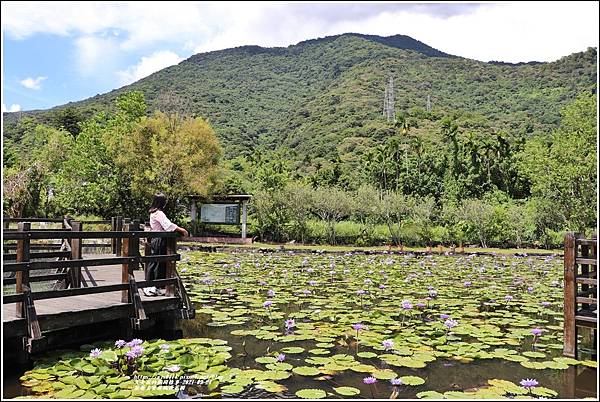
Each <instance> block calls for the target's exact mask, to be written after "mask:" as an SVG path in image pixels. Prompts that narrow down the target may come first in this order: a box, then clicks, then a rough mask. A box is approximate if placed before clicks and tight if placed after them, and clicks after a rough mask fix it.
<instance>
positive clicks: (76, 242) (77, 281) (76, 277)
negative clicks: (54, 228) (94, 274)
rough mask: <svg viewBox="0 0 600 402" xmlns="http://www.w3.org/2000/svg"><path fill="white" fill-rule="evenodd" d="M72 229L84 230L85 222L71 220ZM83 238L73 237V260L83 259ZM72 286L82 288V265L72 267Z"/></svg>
mask: <svg viewBox="0 0 600 402" xmlns="http://www.w3.org/2000/svg"><path fill="white" fill-rule="evenodd" d="M71 228H72V229H71V230H72V231H74V232H81V231H83V224H82V223H81V222H78V221H72V222H71ZM81 243H82V241H81V239H71V259H72V260H80V259H82V258H83V257H82V254H81ZM71 273H72V274H71V275H72V276H71V277H72V282H71V287H74V288H80V287H81V266H78V267H73V268H71Z"/></svg>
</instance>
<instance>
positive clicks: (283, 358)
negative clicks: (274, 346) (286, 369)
mask: <svg viewBox="0 0 600 402" xmlns="http://www.w3.org/2000/svg"><path fill="white" fill-rule="evenodd" d="M276 360H277V361H278V362H279V363H281V362H282V361H284V360H285V355H284V354H283V353H280V354H278V355H277V358H276Z"/></svg>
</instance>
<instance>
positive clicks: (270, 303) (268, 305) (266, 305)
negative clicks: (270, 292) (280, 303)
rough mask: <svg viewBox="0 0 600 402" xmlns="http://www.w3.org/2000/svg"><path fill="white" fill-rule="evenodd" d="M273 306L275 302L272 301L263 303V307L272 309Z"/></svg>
mask: <svg viewBox="0 0 600 402" xmlns="http://www.w3.org/2000/svg"><path fill="white" fill-rule="evenodd" d="M272 304H273V302H272V301H271V300H267V301H266V302H264V303H263V307H264V308H269V307H271V305H272Z"/></svg>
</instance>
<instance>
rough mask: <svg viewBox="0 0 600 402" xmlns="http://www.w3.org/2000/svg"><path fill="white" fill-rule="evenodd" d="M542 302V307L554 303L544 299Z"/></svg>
mask: <svg viewBox="0 0 600 402" xmlns="http://www.w3.org/2000/svg"><path fill="white" fill-rule="evenodd" d="M540 304H541V305H542V307H549V306H550V305H551V304H552V303H550V302H548V301H543V302H541V303H540Z"/></svg>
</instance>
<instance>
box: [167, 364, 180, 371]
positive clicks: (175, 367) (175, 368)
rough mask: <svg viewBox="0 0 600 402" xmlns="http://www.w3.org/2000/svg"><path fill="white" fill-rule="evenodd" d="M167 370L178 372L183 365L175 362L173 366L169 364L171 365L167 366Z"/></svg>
mask: <svg viewBox="0 0 600 402" xmlns="http://www.w3.org/2000/svg"><path fill="white" fill-rule="evenodd" d="M166 370H167V371H168V372H170V373H176V372H178V371H179V370H181V367H179V366H178V365H176V364H173V365H172V366H169V367H167V368H166Z"/></svg>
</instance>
